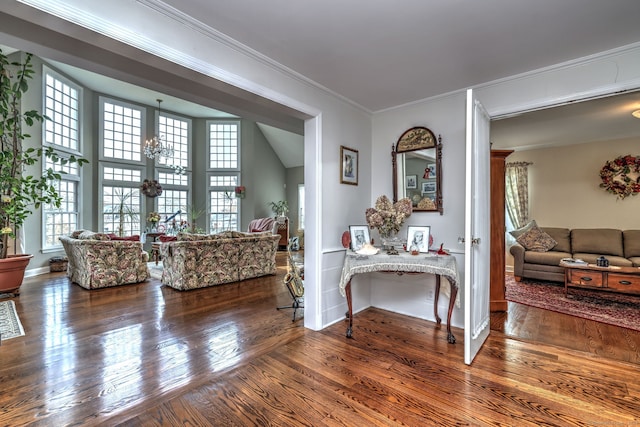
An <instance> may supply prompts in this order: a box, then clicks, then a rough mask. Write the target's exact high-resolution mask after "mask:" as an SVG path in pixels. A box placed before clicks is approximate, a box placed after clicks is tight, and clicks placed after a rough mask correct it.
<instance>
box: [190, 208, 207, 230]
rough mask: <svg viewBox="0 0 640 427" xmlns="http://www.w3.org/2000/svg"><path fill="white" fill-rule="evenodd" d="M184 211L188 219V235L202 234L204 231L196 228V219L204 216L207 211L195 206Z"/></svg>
mask: <svg viewBox="0 0 640 427" xmlns="http://www.w3.org/2000/svg"><path fill="white" fill-rule="evenodd" d="M186 211H187V218H188V219H189V228H188V230H189V233H193V234H196V233H198V234H199V233H204V229H202V228H200V227H198V225H197V224H196V221H198V218H200V217H201V216H202V215H204V214H205V213H206V212H207V211H206V210H205V209H203V208H197V207H196V206H195V205H189V206H187V208H186Z"/></svg>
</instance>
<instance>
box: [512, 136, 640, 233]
mask: <svg viewBox="0 0 640 427" xmlns="http://www.w3.org/2000/svg"><path fill="white" fill-rule="evenodd" d="M626 154H631V155H640V145H639V144H638V140H637V139H621V140H612V141H600V142H594V143H588V144H580V145H571V146H563V147H557V148H547V149H541V150H529V151H520V152H515V153H513V154H511V155H510V156H509V157H508V158H507V162H514V161H528V162H533V165H531V166H530V167H529V168H530V169H529V204H530V211H529V212H530V218H531V219H535V220H536V222H537V223H538V225H540V226H547V227H567V228H600V227H605V228H617V229H622V230H624V229H638V228H640V196H638V195H636V196H630V197H627V198H625V199H624V200H619V199H617V198H616V197H615V196H614V195H613V194H611V193H607V192H606V191H605V190H604V189H602V188H600V187H599V185H600V183H601V182H602V181H601V180H600V168H602V166H603V165H604V163H605V162H606V161H607V160H613V159H615V158H616V157H618V156H621V155H626Z"/></svg>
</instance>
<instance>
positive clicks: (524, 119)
mask: <svg viewBox="0 0 640 427" xmlns="http://www.w3.org/2000/svg"><path fill="white" fill-rule="evenodd" d="M636 110H640V92H637V91H636V92H630V93H624V94H616V95H612V96H608V97H605V98H600V99H594V100H590V101H584V102H578V103H573V104H567V105H563V106H558V107H554V108H547V109H544V110H540V111H534V112H528V113H525V114H522V115H519V116H515V117H510V118H507V119H503V120H494V121H492V122H491V142H492V144H493V145H492V147H493V148H502V149H515V150H530V149H539V148H546V147H551V146H560V145H574V144H583V143H588V142H595V141H602V142H605V141H613V140H616V139H625V138H639V139H640V120H639V119H637V118H635V117H633V116H632V115H631V113H632V112H633V111H636Z"/></svg>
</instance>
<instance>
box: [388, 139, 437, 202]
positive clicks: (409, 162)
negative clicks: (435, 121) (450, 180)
mask: <svg viewBox="0 0 640 427" xmlns="http://www.w3.org/2000/svg"><path fill="white" fill-rule="evenodd" d="M441 140H442V138H441V137H438V139H436V137H435V135H434V134H433V132H431V131H430V130H429V129H427V128H425V127H415V128H411V129H409V130H407V131H406V132H404V133H403V134H402V135H401V136H400V138H399V139H398V142H397V144H396V145H395V147H394V148H393V150H392V153H391V155H392V163H393V187H394V189H393V191H394V194H393V200H394V202H396V201H398V200H399V199H402V198H404V197H408V198H409V199H411V202H412V204H413V210H414V211H418V212H420V211H422V212H440V214H442V213H443V209H442V173H441V165H442V161H441V157H442V143H441Z"/></svg>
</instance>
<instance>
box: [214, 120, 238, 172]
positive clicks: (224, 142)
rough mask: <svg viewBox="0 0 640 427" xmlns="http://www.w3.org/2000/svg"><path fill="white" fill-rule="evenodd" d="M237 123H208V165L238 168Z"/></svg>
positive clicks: (221, 167)
mask: <svg viewBox="0 0 640 427" xmlns="http://www.w3.org/2000/svg"><path fill="white" fill-rule="evenodd" d="M238 153H239V144H238V124H237V123H210V124H209V159H210V162H209V167H210V168H211V169H238Z"/></svg>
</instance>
